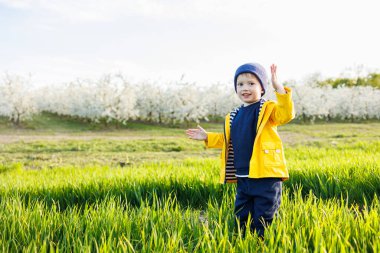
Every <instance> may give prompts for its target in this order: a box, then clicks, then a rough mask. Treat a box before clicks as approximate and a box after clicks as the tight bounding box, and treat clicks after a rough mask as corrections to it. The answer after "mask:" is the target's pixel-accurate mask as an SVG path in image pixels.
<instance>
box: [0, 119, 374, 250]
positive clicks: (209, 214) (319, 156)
mask: <svg viewBox="0 0 380 253" xmlns="http://www.w3.org/2000/svg"><path fill="white" fill-rule="evenodd" d="M41 117H42V116H41ZM44 117H45V116H44ZM41 120H42V119H41ZM52 120H53V121H54V120H55V121H57V123H54V124H56V125H57V126H56V127H53V125H54V124H53V123H44V122H41V123H36V122H34V123H33V124H35V125H34V126H35V127H37V126H38V127H37V128H35V129H33V128H24V129H14V128H12V127H10V126H4V125H3V126H1V127H0V134H2V135H3V136H6V137H9V136H11V137H12V136H13V137H25V138H26V137H29V138H30V139H25V140H21V141H18V140H17V139H16V138H15V139H14V140H12V141H3V142H2V141H1V140H0V231H2V232H1V233H0V251H1V252H18V251H25V252H41V251H42V252H44V251H65V252H67V251H69V252H97V251H100V252H104V251H107V252H108V251H118V252H120V251H123V252H379V250H380V219H379V217H380V204H379V196H380V136H379V134H380V131H379V129H380V123H370V124H341V123H335V124H315V125H299V124H289V125H286V126H282V127H280V135H281V136H282V138H283V139H284V145H285V154H286V157H287V164H288V167H289V172H290V179H289V180H287V181H285V182H284V194H283V197H282V206H281V208H280V211H279V215H278V217H276V219H275V221H274V223H273V224H272V226H270V227H269V228H268V230H267V231H266V235H265V239H264V241H260V240H259V239H258V238H257V236H256V235H255V234H249V235H248V236H247V237H246V238H244V239H243V238H242V237H241V236H240V235H239V234H238V233H236V231H235V229H234V215H233V205H234V195H235V186H234V185H220V184H219V183H218V176H219V175H218V174H219V150H205V149H204V147H203V144H202V142H196V141H191V140H188V139H187V138H186V137H185V136H184V128H169V127H160V126H157V125H156V126H150V125H148V126H147V125H144V126H142V125H139V124H141V123H133V124H135V125H133V124H132V126H131V125H130V126H129V128H128V126H127V127H126V128H123V129H116V128H112V129H101V130H100V129H95V130H94V129H92V130H90V131H89V130H88V129H87V128H86V127H89V126H86V127H83V125H86V124H84V123H83V122H68V123H67V124H68V125H66V126H64V125H60V123H59V120H62V119H52ZM42 124H46V125H45V128H43V127H42ZM75 124H78V125H77V126H76V125H75ZM0 125H1V124H0ZM81 126H82V128H81ZM194 126H195V125H194ZM202 126H204V128H206V129H207V130H208V129H213V130H214V131H215V130H219V131H220V130H221V126H222V125H221V124H202ZM40 127H41V128H40ZM134 127H135V128H134ZM49 129H50V130H49ZM61 134H65V137H67V138H64V139H60V138H59V136H60V135H61ZM83 136H86V138H84V139H83V138H82V137H83ZM89 136H90V137H91V138H88V139H87V137H89ZM46 137H48V138H47V139H46ZM123 137H127V138H123ZM129 137H130V138H129Z"/></svg>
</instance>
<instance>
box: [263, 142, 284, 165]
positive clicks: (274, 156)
mask: <svg viewBox="0 0 380 253" xmlns="http://www.w3.org/2000/svg"><path fill="white" fill-rule="evenodd" d="M261 152H262V156H263V162H264V166H280V165H283V164H284V159H283V148H282V144H281V142H263V143H262V144H261Z"/></svg>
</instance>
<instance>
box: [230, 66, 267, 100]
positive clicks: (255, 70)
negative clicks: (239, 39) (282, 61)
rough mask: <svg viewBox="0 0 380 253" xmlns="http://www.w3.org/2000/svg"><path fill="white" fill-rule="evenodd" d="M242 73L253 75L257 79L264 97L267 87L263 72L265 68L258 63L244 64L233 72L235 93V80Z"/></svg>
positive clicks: (265, 75)
mask: <svg viewBox="0 0 380 253" xmlns="http://www.w3.org/2000/svg"><path fill="white" fill-rule="evenodd" d="M243 73H251V74H254V75H255V76H256V77H257V79H259V81H260V84H261V87H262V88H263V92H264V93H263V95H264V94H265V91H266V89H267V87H268V76H267V72H266V71H265V68H264V67H263V66H261V65H260V64H258V63H246V64H243V65H241V66H240V67H238V69H237V70H236V72H235V78H234V84H235V91H236V92H237V90H236V85H237V83H236V81H237V78H238V76H239V75H240V74H243Z"/></svg>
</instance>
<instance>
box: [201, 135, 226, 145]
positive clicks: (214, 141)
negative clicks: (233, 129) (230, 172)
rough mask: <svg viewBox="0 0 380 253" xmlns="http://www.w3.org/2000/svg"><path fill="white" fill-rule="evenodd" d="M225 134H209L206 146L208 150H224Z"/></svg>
mask: <svg viewBox="0 0 380 253" xmlns="http://www.w3.org/2000/svg"><path fill="white" fill-rule="evenodd" d="M223 144H224V134H222V133H212V132H208V133H207V140H206V141H205V145H206V147H207V148H223Z"/></svg>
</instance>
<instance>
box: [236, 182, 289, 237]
mask: <svg viewBox="0 0 380 253" xmlns="http://www.w3.org/2000/svg"><path fill="white" fill-rule="evenodd" d="M281 192H282V181H281V179H280V178H258V179H253V178H239V177H238V181H237V189H236V200H235V215H236V218H237V221H238V222H239V224H237V225H238V226H240V230H241V232H242V234H243V236H244V235H245V230H246V226H247V221H248V217H249V216H250V217H251V227H250V230H251V232H254V231H256V233H257V234H258V236H260V237H263V236H264V230H265V227H266V226H268V225H270V224H271V223H272V220H273V217H274V216H275V214H276V213H277V210H278V208H279V207H280V204H281Z"/></svg>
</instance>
